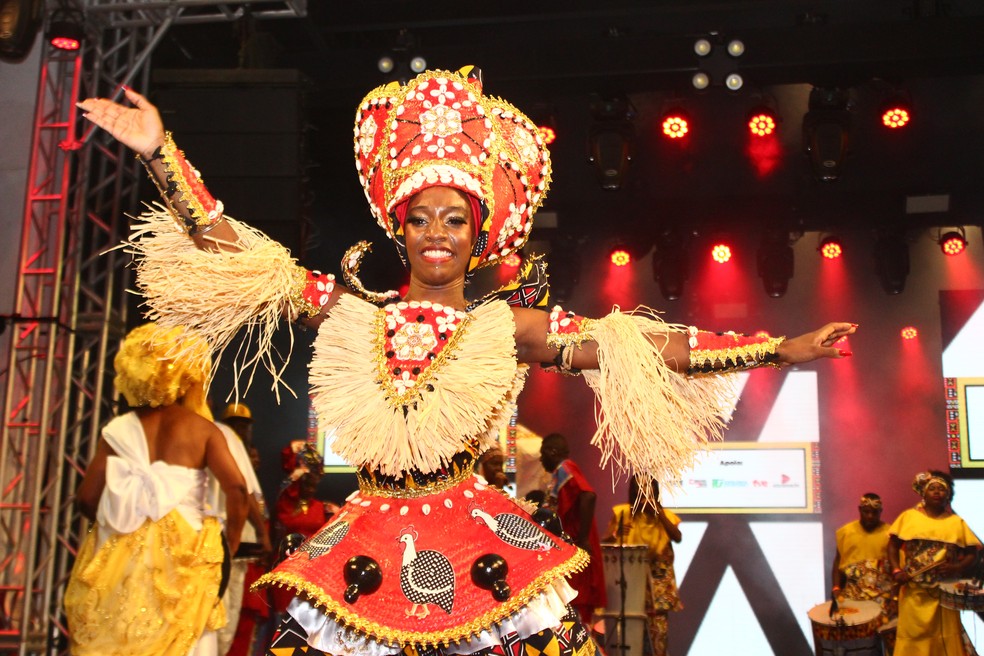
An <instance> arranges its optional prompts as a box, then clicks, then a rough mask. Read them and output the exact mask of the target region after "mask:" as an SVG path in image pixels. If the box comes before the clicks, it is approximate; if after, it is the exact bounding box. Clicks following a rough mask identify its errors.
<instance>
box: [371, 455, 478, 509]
mask: <svg viewBox="0 0 984 656" xmlns="http://www.w3.org/2000/svg"><path fill="white" fill-rule="evenodd" d="M468 462H469V463H470V464H472V465H474V461H473V460H469V461H468ZM452 468H453V473H452V474H451V476H449V477H448V478H445V479H442V480H439V481H433V482H431V483H424V484H419V483H417V482H416V481H414V479H413V477H412V476H405V478H406V486H405V487H403V488H401V489H393V488H391V487H386V486H385V485H377V484H376V483H375V482H374V481H373V480H372V479H371V478H368V477H366V476H364V475H363V473H362V472H361V471H360V472H357V473H356V478H357V479H358V481H359V492H361V493H363V494H371V495H372V496H376V497H386V498H388V499H418V498H420V497H425V496H428V495H430V494H440V493H441V492H446V491H447V490H450V489H451V488H453V487H455V486H457V485H460V484H461V483H464V482H465V481H467V480H468V479H469V478H471V477H472V476H474V475H475V470H474V467H471V466H469V467H459V466H458V464H457V463H452Z"/></svg>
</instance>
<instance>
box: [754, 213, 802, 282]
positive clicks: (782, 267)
mask: <svg viewBox="0 0 984 656" xmlns="http://www.w3.org/2000/svg"><path fill="white" fill-rule="evenodd" d="M756 260H757V264H758V274H759V276H760V277H761V278H762V285H763V286H764V287H765V293H766V294H768V295H769V296H771V297H772V298H779V297H780V296H783V295H784V294H785V293H786V289H787V288H788V287H789V279H790V278H792V277H793V264H794V258H793V247H792V245H791V244H790V243H789V231H788V230H786V229H783V228H770V229H768V230H765V231H764V232H763V233H762V242H761V244H759V250H758V256H757V258H756Z"/></svg>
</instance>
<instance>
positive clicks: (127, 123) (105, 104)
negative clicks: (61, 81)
mask: <svg viewBox="0 0 984 656" xmlns="http://www.w3.org/2000/svg"><path fill="white" fill-rule="evenodd" d="M123 93H124V94H125V95H126V99H127V100H129V101H130V102H131V103H133V107H124V106H123V105H120V104H119V103H115V102H113V101H111V100H106V99H105V98H86V99H85V100H83V101H82V102H80V103H77V105H78V107H79V109H81V110H83V111H84V112H85V113H84V114H83V115H82V116H84V117H85V118H87V119H89V120H90V121H92V122H93V123H95V124H96V125H98V126H99V127H101V128H102V129H103V130H105V131H106V132H109V133H110V134H111V135H113V137H114V138H115V139H116V140H117V141H119V142H120V143H122V144H123V145H125V146H127V147H129V148H131V149H133V151H134V152H136V153H137V154H138V155H140V156H141V157H143V158H144V159H150V158H151V157H152V156H153V154H154V151H155V150H157V149H158V148H159V147H160V146H162V145H164V124H163V122H162V121H161V115H160V114H159V113H158V112H157V108H156V107H154V105H152V104H151V103H150V101H149V100H147V99H146V98H144V97H143V96H141V95H140V94H139V93H137V92H136V91H133V90H132V89H124V90H123Z"/></svg>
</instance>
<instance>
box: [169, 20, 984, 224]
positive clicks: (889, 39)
mask: <svg viewBox="0 0 984 656" xmlns="http://www.w3.org/2000/svg"><path fill="white" fill-rule="evenodd" d="M309 4H310V6H309V8H308V16H307V17H305V18H303V19H285V20H241V21H239V22H237V23H226V24H209V25H183V26H177V27H174V28H172V30H171V31H170V33H169V34H168V35H167V37H166V38H165V40H164V41H163V42H162V43H161V45H160V46H159V47H158V50H157V51H156V52H155V55H154V64H155V67H156V68H158V69H186V68H204V69H230V68H290V69H296V70H298V71H300V72H301V73H302V74H303V75H304V76H305V77H306V78H307V80H309V85H308V86H307V88H308V91H309V92H308V117H309V118H308V120H309V121H310V122H311V124H312V126H313V128H314V132H315V137H314V143H313V146H312V148H311V149H310V150H311V156H312V157H313V159H314V160H315V161H316V162H317V163H318V166H319V168H320V171H319V172H318V173H317V174H316V176H315V177H316V178H317V180H316V182H315V193H316V194H320V196H321V197H322V198H324V196H326V195H327V196H337V197H339V198H343V199H345V200H344V204H346V207H348V203H349V201H351V207H352V209H351V210H349V209H346V210H345V213H346V214H348V213H351V212H359V213H360V214H365V208H364V200H362V199H361V190H359V189H358V186H357V184H356V181H355V175H354V171H353V169H352V164H351V161H350V157H351V155H350V153H351V141H350V140H351V118H352V116H353V113H354V108H355V106H356V105H357V104H358V102H359V100H360V99H361V97H362V96H363V94H364V93H365V92H366V91H368V90H369V88H371V87H372V86H375V85H376V84H378V83H380V82H382V81H383V79H382V77H381V75H380V73H379V72H378V71H377V70H376V61H377V59H378V58H379V57H380V56H381V55H382V54H385V53H387V52H390V51H392V50H393V48H394V47H402V46H398V44H400V43H403V44H406V43H408V42H409V45H408V46H407V47H406V49H405V50H401V51H400V52H401V53H402V54H405V55H407V56H412V55H416V54H420V55H422V56H423V57H425V58H426V60H427V62H428V64H429V66H430V67H431V68H445V69H456V68H458V67H460V66H462V65H465V64H476V65H479V66H480V67H481V68H482V70H483V72H484V79H485V88H486V92H488V93H492V94H494V95H498V96H501V97H504V98H507V99H508V100H510V101H511V102H513V103H514V104H516V105H518V106H519V107H520V108H522V109H524V110H526V111H527V112H528V113H531V114H532V113H538V112H541V111H542V112H546V111H549V112H550V113H551V114H552V115H553V118H554V120H555V121H556V125H557V130H558V134H559V137H558V141H557V143H556V144H555V145H554V146H553V147H552V152H553V155H554V163H555V164H554V167H555V171H554V184H553V186H552V190H551V195H550V198H549V200H548V205H547V207H546V209H548V210H553V211H555V212H557V213H558V216H559V217H560V221H561V224H562V225H563V226H564V227H571V228H574V229H576V230H577V231H579V233H580V234H585V235H592V234H597V233H598V232H599V228H600V232H601V233H602V234H605V235H611V234H614V233H616V232H617V233H619V234H620V235H624V236H626V237H627V238H629V239H638V240H642V241H643V242H645V241H646V240H647V239H651V235H652V233H653V232H654V229H653V226H654V225H655V226H665V225H670V224H673V225H679V224H683V225H687V226H688V227H692V228H693V229H694V230H695V231H701V230H703V231H709V230H711V229H715V228H719V227H721V226H724V225H741V226H744V227H745V229H746V230H747V229H751V226H752V225H753V224H754V225H761V224H762V223H763V222H767V223H770V224H771V223H782V224H788V225H789V226H790V227H791V229H821V230H822V229H829V228H836V227H841V228H845V227H863V228H869V227H874V226H880V225H891V224H900V223H901V224H902V225H906V226H915V227H920V226H924V225H957V224H970V223H975V224H979V223H980V222H981V217H982V215H984V191H982V189H984V185H982V184H981V176H982V171H984V112H982V111H981V110H982V108H984V48H982V47H981V44H982V41H984V2H982V1H980V0H955V1H953V2H936V1H919V0H906V1H903V0H877V1H874V0H828V1H813V2H803V1H797V0H746V1H721V2H715V1H712V0H688V1H665V2H646V1H643V0H635V1H633V0H620V1H616V2H612V1H609V2H598V1H595V2H584V1H581V0H569V1H567V2H554V1H552V0H551V1H548V2H535V3H526V4H525V5H524V6H519V3H515V4H516V5H517V6H509V5H510V4H512V3H498V4H492V5H488V4H485V3H461V2H446V1H443V0H432V1H430V2H427V3H420V2H409V1H403V0H399V1H378V0H368V1H365V0H364V1H361V2H349V3H342V2H335V1H332V2H328V1H327V0H309ZM700 37H706V38H709V39H710V40H711V41H712V42H713V43H714V44H716V48H715V50H714V51H713V53H714V54H713V55H712V56H711V57H708V58H707V59H704V60H699V58H698V57H697V56H696V55H695V54H694V51H693V43H694V41H695V40H696V39H697V38H700ZM734 38H738V39H741V40H742V41H743V42H744V44H745V46H746V50H745V53H744V54H743V55H742V56H741V57H739V58H731V57H728V56H727V55H723V54H719V53H722V52H723V51H722V48H723V44H725V43H727V42H728V41H729V40H731V39H734ZM698 68H702V69H704V70H708V71H709V72H710V73H711V74H712V80H713V81H714V84H713V85H712V87H711V88H710V89H708V90H706V91H704V92H696V91H695V90H694V89H693V88H692V86H691V83H690V80H691V77H692V75H693V73H694V72H696V71H697V70H698ZM728 72H738V73H740V74H741V75H742V76H743V78H744V86H743V87H742V89H741V90H739V91H737V92H732V91H728V90H727V89H725V88H724V87H723V86H722V85H721V84H720V81H721V79H723V76H724V75H725V74H726V73H728ZM813 85H818V86H825V87H838V88H841V89H844V90H845V92H846V93H847V95H848V97H849V100H850V103H849V112H850V119H851V126H850V145H849V154H848V155H847V157H846V158H845V162H844V167H843V175H842V176H841V178H840V179H839V180H837V181H835V182H828V183H821V182H818V181H817V180H816V178H815V176H814V175H813V173H812V169H811V167H810V164H809V160H808V159H807V157H806V155H805V154H804V150H803V135H802V122H803V115H804V113H805V112H806V111H807V108H808V97H809V93H810V89H811V88H812V87H813ZM900 89H901V90H904V91H906V92H907V93H909V94H910V96H911V98H912V102H913V106H914V110H915V117H914V120H913V122H912V125H911V126H910V129H908V130H907V131H906V132H905V133H903V134H888V133H887V132H886V131H885V130H883V129H881V128H880V127H879V126H878V124H877V121H878V119H877V113H878V112H877V110H878V106H879V104H880V102H881V100H882V99H883V98H884V97H885V95H886V93H887V92H889V91H892V90H900ZM615 97H626V98H627V99H628V101H629V103H630V104H631V106H632V108H633V112H632V114H633V116H632V124H633V129H634V133H635V137H634V140H633V151H632V153H633V161H632V164H631V166H630V168H629V171H628V175H627V177H626V180H625V183H624V184H623V186H622V188H621V189H620V190H618V191H603V190H601V188H600V186H599V185H598V183H597V181H596V178H595V174H594V170H593V168H592V167H591V166H590V165H588V163H587V158H586V141H587V135H588V132H589V130H590V129H591V125H592V123H593V118H592V115H591V111H590V106H591V102H592V99H608V98H615ZM761 102H767V103H769V104H771V105H773V106H774V107H775V108H776V109H777V111H778V114H779V119H780V124H779V127H780V138H779V143H780V147H779V149H778V151H776V152H774V153H772V155H771V157H772V160H773V161H771V162H770V163H768V165H766V166H763V163H762V162H761V161H760V157H759V155H756V154H754V153H753V152H752V151H750V149H749V144H748V141H747V137H746V133H745V131H744V121H745V116H746V113H747V111H748V110H749V108H750V107H751V106H752V105H754V104H757V103H761ZM670 104H679V105H683V106H685V107H686V108H687V109H688V111H690V113H691V115H692V118H693V122H694V124H695V125H694V130H693V133H692V135H691V139H690V142H689V144H688V145H687V146H685V147H674V148H670V147H667V146H666V145H665V144H664V143H663V142H662V141H661V140H659V139H658V138H657V137H656V136H655V125H656V124H657V122H658V118H659V116H660V115H661V113H662V111H663V110H664V109H665V108H666V107H667V106H668V105H670ZM236 111H248V108H238V109H237V110H236ZM756 158H759V159H756ZM926 194H934V195H949V205H948V209H947V210H946V211H942V212H934V213H929V214H921V215H909V216H906V215H905V206H906V198H907V197H909V196H919V195H926ZM360 203H361V208H359V209H355V208H356V207H357V206H358V205H359V204H360ZM329 214H330V212H329ZM317 220H318V219H317V218H316V221H317ZM364 223H365V224H367V225H368V223H369V222H368V221H364ZM534 236H535V235H534ZM377 237H378V235H377Z"/></svg>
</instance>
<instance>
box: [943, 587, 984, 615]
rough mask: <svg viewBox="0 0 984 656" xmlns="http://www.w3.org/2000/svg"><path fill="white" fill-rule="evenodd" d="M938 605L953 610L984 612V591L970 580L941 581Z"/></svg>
mask: <svg viewBox="0 0 984 656" xmlns="http://www.w3.org/2000/svg"><path fill="white" fill-rule="evenodd" d="M940 605H942V606H943V607H945V608H952V609H953V610H975V611H982V610H984V590H981V586H980V585H977V584H975V583H974V582H973V580H972V579H961V580H959V581H942V582H941V583H940Z"/></svg>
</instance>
